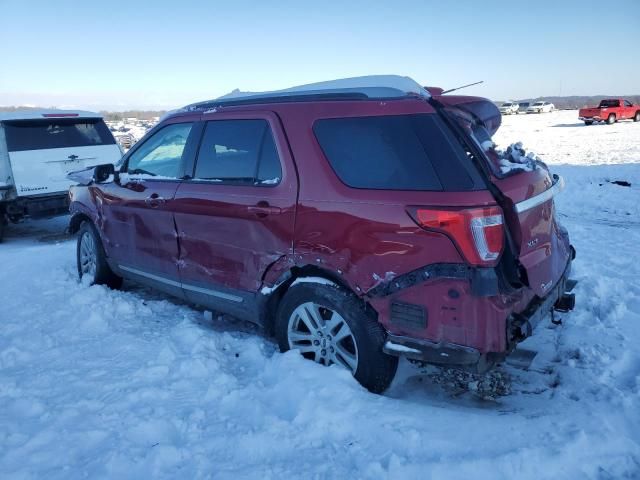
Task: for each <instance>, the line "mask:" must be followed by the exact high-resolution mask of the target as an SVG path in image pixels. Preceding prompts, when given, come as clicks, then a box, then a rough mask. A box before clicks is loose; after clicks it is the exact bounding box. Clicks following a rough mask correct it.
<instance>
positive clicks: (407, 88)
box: [161, 75, 431, 120]
mask: <svg viewBox="0 0 640 480" xmlns="http://www.w3.org/2000/svg"><path fill="white" fill-rule="evenodd" d="M412 97H413V98H415V97H418V98H420V97H421V98H430V97H431V95H430V93H429V92H428V90H427V89H426V88H424V87H423V86H421V85H420V84H419V83H418V82H416V81H415V80H413V79H411V78H409V77H403V76H400V75H368V76H362V77H352V78H342V79H337V80H329V81H325V82H317V83H309V84H306V85H299V86H296V87H291V88H286V89H283V90H273V91H267V92H241V91H239V90H234V91H233V92H231V93H228V94H227V95H223V96H222V97H218V98H215V99H212V100H206V101H202V102H196V103H192V104H190V105H187V106H185V107H183V108H181V109H179V110H174V111H172V112H169V113H168V114H167V115H166V116H165V117H164V118H163V119H161V120H164V119H166V118H168V117H169V116H174V115H177V114H180V113H189V112H194V111H198V110H200V111H203V110H209V109H214V108H216V107H223V106H244V105H261V104H274V103H293V102H312V101H339V100H352V101H353V100H381V99H385V100H392V99H403V98H412Z"/></svg>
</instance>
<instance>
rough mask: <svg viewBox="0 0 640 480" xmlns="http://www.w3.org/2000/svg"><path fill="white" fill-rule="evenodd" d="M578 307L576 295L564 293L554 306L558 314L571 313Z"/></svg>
mask: <svg viewBox="0 0 640 480" xmlns="http://www.w3.org/2000/svg"><path fill="white" fill-rule="evenodd" d="M575 306H576V294H575V293H564V294H563V295H562V296H561V297H560V298H559V299H558V301H557V302H556V303H555V304H554V305H553V309H554V310H555V311H556V312H570V311H571V310H573V309H574V308H575Z"/></svg>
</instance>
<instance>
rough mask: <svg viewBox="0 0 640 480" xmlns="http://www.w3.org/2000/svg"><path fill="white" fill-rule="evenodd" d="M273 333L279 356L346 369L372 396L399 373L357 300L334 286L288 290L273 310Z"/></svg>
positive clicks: (382, 335) (375, 326) (382, 338)
mask: <svg viewBox="0 0 640 480" xmlns="http://www.w3.org/2000/svg"><path fill="white" fill-rule="evenodd" d="M305 320H306V321H305ZM318 324H319V325H318ZM307 325H309V327H307ZM346 332H348V334H346ZM275 334H276V339H277V340H278V345H279V346H280V351H282V352H286V351H288V350H292V349H299V350H300V352H301V353H302V355H303V356H304V357H305V358H307V359H309V360H314V361H316V362H318V363H321V364H323V365H331V364H333V363H336V364H338V365H341V366H343V367H345V368H348V369H349V368H350V369H351V371H352V373H353V376H354V377H355V378H356V380H357V381H358V382H360V384H361V385H362V386H363V387H365V388H366V389H367V390H369V391H370V392H373V393H382V392H384V391H385V390H386V389H387V388H388V387H389V385H390V384H391V382H392V381H393V378H394V376H395V373H396V369H397V368H398V358H397V357H393V356H391V355H387V354H385V353H384V352H383V351H382V347H383V345H384V342H385V340H386V333H385V330H384V329H383V328H382V326H381V325H380V324H379V323H378V322H377V320H376V319H375V318H373V316H372V315H371V314H370V313H369V312H367V310H366V308H365V305H364V303H363V302H362V301H361V300H360V299H359V298H358V297H356V296H355V295H354V294H352V293H351V292H348V291H346V290H343V289H341V288H340V287H338V286H334V285H324V284H320V283H299V284H297V285H293V286H292V287H291V288H289V290H288V291H287V292H286V293H285V295H284V298H283V299H282V301H281V302H280V305H279V307H278V313H277V315H276V320H275ZM321 342H322V343H321ZM341 342H342V343H341ZM344 342H346V343H344ZM292 343H295V344H297V345H292ZM334 348H335V350H334ZM329 349H331V350H329ZM334 352H335V354H334ZM341 352H343V353H344V355H345V356H340V353H341Z"/></svg>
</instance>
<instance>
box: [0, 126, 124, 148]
mask: <svg viewBox="0 0 640 480" xmlns="http://www.w3.org/2000/svg"><path fill="white" fill-rule="evenodd" d="M4 129H5V134H6V137H7V149H8V150H9V151H10V152H21V151H24V150H45V149H50V148H65V147H90V146H95V145H113V144H115V143H116V141H115V139H114V138H113V135H112V134H111V132H110V131H109V129H108V128H107V126H106V125H105V123H104V121H103V120H102V119H100V118H95V119H94V118H83V119H77V118H74V119H46V120H15V121H8V122H4Z"/></svg>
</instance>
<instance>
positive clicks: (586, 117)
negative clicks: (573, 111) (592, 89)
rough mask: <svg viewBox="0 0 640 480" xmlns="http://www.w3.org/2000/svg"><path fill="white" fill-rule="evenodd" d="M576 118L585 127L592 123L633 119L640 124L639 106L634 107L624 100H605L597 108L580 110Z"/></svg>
mask: <svg viewBox="0 0 640 480" xmlns="http://www.w3.org/2000/svg"><path fill="white" fill-rule="evenodd" d="M578 118H580V120H583V121H584V123H585V124H586V125H591V124H592V123H593V122H607V123H609V124H611V123H616V122H617V121H618V120H625V119H629V120H631V119H633V121H634V122H640V105H634V104H632V103H631V102H630V101H629V100H625V99H624V98H607V99H605V100H602V101H601V102H600V105H598V106H597V107H585V108H581V109H580V111H579V112H578Z"/></svg>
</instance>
